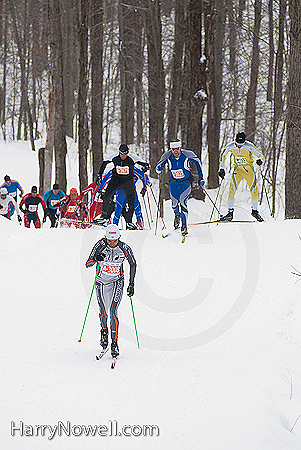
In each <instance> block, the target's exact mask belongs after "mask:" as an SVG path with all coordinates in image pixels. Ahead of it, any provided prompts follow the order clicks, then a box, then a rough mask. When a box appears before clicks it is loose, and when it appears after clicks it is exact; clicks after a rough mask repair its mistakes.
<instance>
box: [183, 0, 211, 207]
mask: <svg viewBox="0 0 301 450" xmlns="http://www.w3.org/2000/svg"><path fill="white" fill-rule="evenodd" d="M202 12H203V11H202V2H200V1H199V0H190V1H189V3H188V11H187V16H188V30H189V31H188V40H187V46H188V58H189V74H190V76H189V112H188V127H187V147H188V149H191V150H193V151H194V152H195V153H196V154H197V156H198V157H199V158H200V159H201V153H202V116H203V111H204V107H205V104H206V101H207V93H206V75H205V64H204V63H203V64H202V63H201V56H202V49H201V36H202V34H201V30H202ZM191 171H192V175H193V176H194V182H193V183H192V193H191V195H192V197H194V198H197V199H199V200H204V198H205V194H204V191H203V189H201V187H200V185H199V182H198V181H199V177H198V172H197V170H196V167H195V166H194V165H193V167H192V168H191Z"/></svg>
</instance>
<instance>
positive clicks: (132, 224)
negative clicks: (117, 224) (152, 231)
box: [126, 222, 137, 230]
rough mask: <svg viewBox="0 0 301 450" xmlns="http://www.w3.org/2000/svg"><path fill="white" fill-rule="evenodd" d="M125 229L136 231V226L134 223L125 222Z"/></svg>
mask: <svg viewBox="0 0 301 450" xmlns="http://www.w3.org/2000/svg"><path fill="white" fill-rule="evenodd" d="M126 229H127V230H137V227H136V225H135V224H134V223H132V222H127V224H126Z"/></svg>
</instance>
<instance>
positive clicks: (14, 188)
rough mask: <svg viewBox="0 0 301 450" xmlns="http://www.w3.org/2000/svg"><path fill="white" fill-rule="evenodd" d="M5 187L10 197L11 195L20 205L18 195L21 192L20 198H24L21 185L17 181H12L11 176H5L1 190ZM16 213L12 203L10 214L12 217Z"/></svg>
mask: <svg viewBox="0 0 301 450" xmlns="http://www.w3.org/2000/svg"><path fill="white" fill-rule="evenodd" d="M2 187H5V188H6V189H7V192H8V195H11V196H12V197H13V199H14V200H15V202H16V203H18V197H17V193H18V191H19V192H20V198H22V196H23V194H24V191H23V188H22V186H21V184H20V183H19V182H18V181H17V180H12V179H11V178H10V176H9V175H5V177H4V183H3V184H2V185H1V186H0V188H2ZM14 212H15V208H14V206H13V204H12V203H10V206H9V214H10V216H12V215H13V214H14Z"/></svg>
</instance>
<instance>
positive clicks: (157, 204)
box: [150, 178, 166, 234]
mask: <svg viewBox="0 0 301 450" xmlns="http://www.w3.org/2000/svg"><path fill="white" fill-rule="evenodd" d="M150 190H151V193H152V194H153V197H154V201H155V204H156V206H157V219H158V213H159V214H160V217H161V220H162V222H163V225H164V228H166V225H165V222H164V219H163V217H162V214H161V211H160V199H161V178H160V188H159V203H158V202H157V200H156V197H155V194H154V191H153V189H152V187H151V186H150ZM157 222H158V220H156V230H155V234H156V232H157Z"/></svg>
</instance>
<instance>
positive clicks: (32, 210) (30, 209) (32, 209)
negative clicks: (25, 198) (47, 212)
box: [28, 205, 38, 212]
mask: <svg viewBox="0 0 301 450" xmlns="http://www.w3.org/2000/svg"><path fill="white" fill-rule="evenodd" d="M37 209H38V206H37V205H29V206H28V211H29V212H36V210H37Z"/></svg>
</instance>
